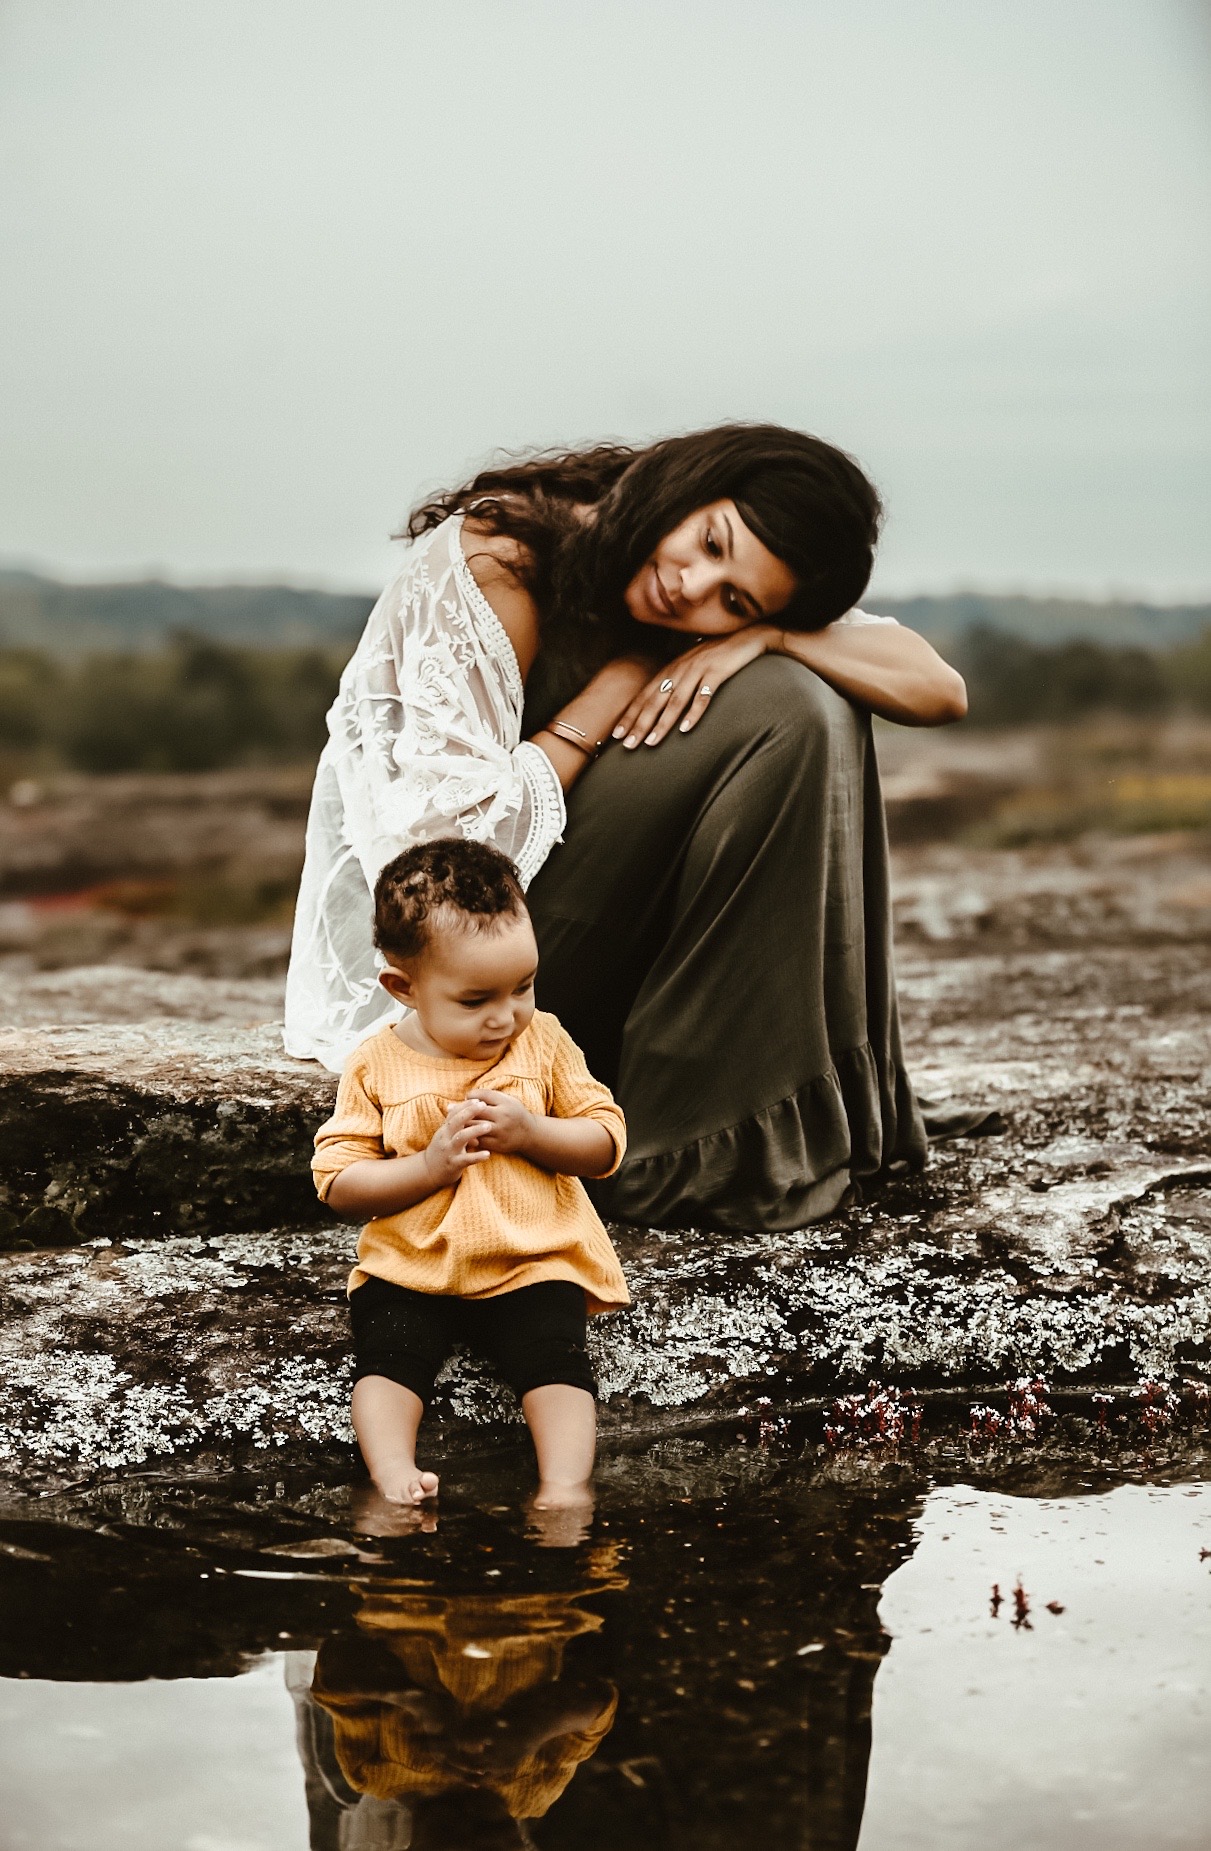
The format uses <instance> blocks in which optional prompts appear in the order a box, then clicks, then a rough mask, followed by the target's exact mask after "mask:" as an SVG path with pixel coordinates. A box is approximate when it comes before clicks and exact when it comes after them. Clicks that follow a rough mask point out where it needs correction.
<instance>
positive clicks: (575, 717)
mask: <svg viewBox="0 0 1211 1851" xmlns="http://www.w3.org/2000/svg"><path fill="white" fill-rule="evenodd" d="M463 533H464V539H463V550H464V552H465V554H466V559H467V564H468V566H469V567H470V568H471V574H472V576H473V578H474V579H475V582H476V584H477V585H478V586H479V588H480V590H481V591H482V592H483V594H484V596H485V598H486V599H487V600H488V603H489V604H490V605H491V606H492V609H493V610H494V611H495V612H496V615H497V616H498V617H499V618H500V621H501V623H502V624H503V626H504V630H505V634H506V636H507V637H508V639H509V641H510V642H511V643H512V645H513V652H514V654H515V655H516V657H517V666H518V668H519V669H520V671H521V678H522V680H523V681H524V680H525V678H526V676H527V675H528V674H529V672H530V670H531V668H532V667H533V665H534V658H535V656H536V655H537V654H538V642H539V628H538V607H537V605H536V604H535V602H534V600H533V598H532V597H531V596H530V593H529V592H528V591H527V590H526V587H525V585H524V583H523V582H522V580H521V579H520V578H519V577H518V576H517V572H516V567H517V564H518V560H519V553H518V547H517V544H516V542H515V541H513V540H510V539H509V538H508V537H507V536H502V535H499V534H477V533H476V532H475V530H474V528H473V527H472V526H471V524H470V523H469V522H468V523H465V524H464V528H463ZM651 672H652V665H651V663H650V662H641V661H639V660H634V661H632V660H631V659H630V658H620V659H619V660H618V661H615V662H607V664H606V666H605V667H604V668H603V669H601V670H600V671H599V673H598V674H596V675H594V677H593V679H592V681H590V682H589V684H588V686H587V687H585V688H582V689H581V691H580V693H579V694H577V695H576V696H575V697H574V699H572V700H570V701H569V702H568V703H567V705H566V706H565V707H562V708H561V709H560V711H559V713H558V715H557V716H556V718H557V719H560V720H563V721H566V722H567V723H568V724H569V725H571V726H573V727H575V728H577V729H578V730H579V731H580V732H582V733H583V734H584V736H585V744H586V746H588V747H593V746H595V745H596V744H597V741H598V740H604V739H608V738H609V736H610V730H611V728H612V727H613V725H614V722H615V720H617V718H618V716H619V714H620V713H621V712H622V710H623V708H624V707H625V706H626V705H627V702H628V701H629V700H630V699H631V697H632V696H633V695H634V694H636V693H637V692H638V690H639V689H640V688H641V687H642V686H643V684H644V683H645V681H647V679H648V677H649V676H650V674H651ZM533 742H534V744H535V745H536V746H539V747H540V748H541V749H542V751H544V752H545V753H546V755H547V757H548V758H549V759H550V761H551V763H552V765H554V767H555V772H556V776H557V777H558V779H559V782H560V783H561V784H562V785H563V788H564V789H565V790H570V789H571V788H572V785H573V784H575V782H576V780H577V778H578V777H579V776H580V774H581V772H582V771H583V770H584V768H585V766H586V765H587V764H588V763H589V755H588V753H587V752H582V751H581V749H580V747H579V746H576V745H573V744H572V743H571V741H570V740H567V739H561V738H560V736H559V734H558V733H553V732H551V731H550V730H549V729H548V728H545V727H544V728H543V729H542V730H541V731H540V732H537V733H535V734H534V737H533Z"/></svg>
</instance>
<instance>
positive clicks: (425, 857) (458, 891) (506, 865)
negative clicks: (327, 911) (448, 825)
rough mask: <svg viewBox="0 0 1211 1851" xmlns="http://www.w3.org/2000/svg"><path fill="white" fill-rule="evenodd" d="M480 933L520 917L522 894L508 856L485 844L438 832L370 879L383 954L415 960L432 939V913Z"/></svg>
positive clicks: (523, 906) (522, 913) (523, 902)
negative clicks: (436, 837) (452, 916)
mask: <svg viewBox="0 0 1211 1851" xmlns="http://www.w3.org/2000/svg"><path fill="white" fill-rule="evenodd" d="M442 910H448V911H449V912H452V913H458V914H461V915H462V917H461V918H460V919H459V921H458V923H459V924H460V925H466V926H469V927H471V929H472V930H473V931H478V932H483V931H486V930H489V929H490V928H491V926H492V925H493V924H494V923H495V922H496V921H497V920H498V919H502V918H513V919H517V918H524V916H525V912H526V899H525V894H524V893H523V892H522V886H521V881H520V880H519V879H518V876H517V869H516V868H515V867H514V865H513V863H512V862H511V861H510V860H509V857H508V856H507V855H502V854H501V852H500V850H499V849H498V848H491V847H489V845H488V844H487V843H486V842H465V841H463V839H462V837H461V836H442V837H441V838H440V839H439V840H438V841H436V842H421V843H419V844H418V845H417V847H416V848H406V849H405V850H404V852H403V854H402V855H397V856H396V857H395V860H394V861H389V862H388V863H387V865H386V867H385V868H384V869H383V871H382V873H381V874H380V875H379V877H378V879H377V881H376V882H375V883H374V942H375V944H376V945H377V946H378V948H379V950H380V951H381V952H382V953H383V955H384V956H385V957H388V958H398V959H399V960H400V961H401V962H407V961H408V960H409V959H412V958H418V957H419V956H420V954H421V952H422V951H424V949H425V947H426V946H427V945H428V944H429V942H430V940H431V939H432V937H433V930H434V925H435V923H436V921H435V920H434V917H433V915H434V913H437V912H440V911H442Z"/></svg>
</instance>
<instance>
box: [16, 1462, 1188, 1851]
mask: <svg viewBox="0 0 1211 1851" xmlns="http://www.w3.org/2000/svg"><path fill="white" fill-rule="evenodd" d="M745 1439H746V1442H747V1443H744V1444H741V1443H739V1442H738V1440H737V1439H733V1438H732V1437H730V1436H729V1437H727V1438H715V1439H692V1440H691V1439H678V1440H666V1441H662V1442H660V1443H659V1444H656V1445H653V1446H652V1447H650V1448H648V1449H647V1450H646V1451H642V1452H637V1453H632V1454H626V1455H615V1456H614V1457H612V1458H609V1459H607V1460H605V1461H604V1463H603V1468H602V1474H601V1496H600V1502H599V1505H598V1509H597V1513H596V1516H595V1518H594V1520H593V1524H592V1528H591V1530H590V1531H589V1532H588V1533H587V1534H586V1535H583V1536H582V1537H580V1539H579V1540H577V1539H576V1537H575V1536H573V1535H569V1534H568V1532H567V1531H566V1528H565V1529H564V1530H563V1531H561V1530H560V1529H559V1527H558V1526H557V1525H556V1526H554V1527H552V1526H551V1525H550V1524H548V1525H546V1526H545V1527H543V1528H537V1529H536V1528H535V1527H534V1523H533V1521H532V1520H529V1519H527V1516H526V1514H525V1512H524V1510H520V1509H519V1508H518V1507H517V1505H516V1501H515V1500H516V1486H517V1484H518V1482H519V1478H520V1475H521V1471H522V1469H523V1461H522V1457H521V1455H520V1453H518V1452H514V1451H510V1452H509V1453H508V1454H507V1456H502V1457H500V1458H498V1459H497V1460H496V1461H495V1462H494V1463H492V1462H481V1463H480V1464H478V1465H470V1464H469V1465H466V1466H465V1467H463V1468H460V1469H459V1470H457V1471H452V1472H450V1473H449V1474H448V1480H447V1482H448V1483H449V1485H450V1487H451V1490H450V1495H449V1496H448V1498H447V1499H446V1500H445V1501H444V1503H443V1506H442V1509H441V1512H440V1514H439V1516H438V1517H437V1519H436V1521H435V1522H434V1520H432V1519H429V1520H427V1521H426V1524H425V1525H424V1526H423V1527H417V1528H415V1529H412V1530H411V1531H409V1532H407V1533H400V1534H375V1533H372V1532H373V1531H374V1530H375V1529H376V1528H377V1529H379V1530H381V1529H382V1527H383V1526H382V1525H381V1524H377V1525H376V1524H374V1523H373V1522H369V1521H367V1517H366V1511H365V1508H364V1506H362V1505H360V1504H359V1502H358V1494H357V1493H356V1492H353V1493H351V1491H350V1489H349V1487H348V1486H346V1485H344V1484H341V1483H338V1482H322V1483H318V1484H317V1483H316V1482H314V1480H307V1479H305V1478H303V1477H301V1476H297V1475H296V1476H294V1477H289V1476H287V1477H286V1478H283V1479H281V1480H272V1479H267V1478H265V1477H264V1476H262V1477H260V1478H257V1477H253V1476H249V1477H247V1478H244V1479H233V1478H232V1477H230V1476H227V1477H224V1478H221V1479H220V1478H215V1479H213V1480H207V1479H206V1478H204V1477H201V1476H193V1477H185V1478H177V1479H176V1480H170V1479H167V1478H156V1477H154V1476H150V1477H147V1478H144V1479H128V1480H127V1481H125V1482H124V1483H122V1484H120V1485H109V1486H100V1487H97V1488H95V1489H94V1490H91V1491H86V1492H83V1493H76V1494H75V1495H74V1496H73V1497H72V1498H71V1499H69V1500H66V1501H65V1500H63V1499H58V1500H56V1499H54V1498H47V1499H43V1500H40V1501H38V1502H35V1503H28V1504H24V1505H21V1506H16V1505H10V1506H9V1507H7V1508H6V1509H5V1510H4V1511H3V1512H0V1795H2V1799H3V1826H2V1828H0V1844H2V1845H3V1847H4V1851H35V1848H36V1851H165V1848H166V1847H170V1846H171V1847H174V1848H175V1847H180V1848H181V1851H307V1848H308V1847H311V1848H312V1851H404V1848H405V1847H407V1848H408V1851H442V1848H448V1851H455V1847H457V1848H458V1851H480V1848H481V1847H482V1848H483V1851H502V1848H504V1847H509V1846H532V1847H533V1846H537V1847H544V1848H549V1851H559V1848H562V1847H568V1848H569V1851H570V1848H571V1847H573V1846H575V1847H577V1851H599V1848H600V1851H606V1848H607V1847H609V1848H610V1851H629V1848H630V1847H643V1851H649V1848H650V1851H690V1847H693V1851H715V1848H716V1847H718V1848H719V1851H723V1848H724V1847H727V1848H728V1851H735V1848H736V1847H745V1846H751V1845H759V1846H761V1847H762V1851H791V1848H792V1847H793V1848H794V1851H842V1848H844V1851H853V1848H854V1847H860V1851H916V1848H917V1847H921V1848H922V1851H924V1848H925V1847H929V1851H948V1848H949V1847H954V1851H960V1848H961V1851H970V1847H972V1846H974V1845H979V1846H981V1847H984V1848H986V1851H999V1848H1000V1847H1004V1848H1005V1851H1009V1848H1010V1847H1013V1851H1021V1848H1023V1847H1030V1848H1031V1851H1050V1848H1051V1847H1053V1846H1054V1847H1056V1848H1057V1851H1059V1847H1064V1848H1065V1851H1069V1848H1071V1847H1076V1848H1078V1851H1079V1848H1080V1847H1084V1846H1088V1847H1090V1848H1091V1851H1092V1848H1093V1847H1095V1846H1096V1847H1097V1851H1128V1848H1130V1851H1158V1848H1159V1847H1183V1848H1189V1851H1195V1847H1199V1848H1200V1851H1205V1847H1206V1846H1207V1844H1208V1842H1211V1752H1209V1747H1208V1744H1209V1742H1211V1734H1209V1732H1208V1720H1209V1710H1211V1474H1209V1473H1208V1471H1207V1461H1206V1455H1205V1450H1201V1449H1200V1448H1198V1447H1196V1446H1195V1445H1194V1443H1193V1442H1190V1443H1189V1444H1188V1445H1187V1446H1186V1447H1185V1450H1184V1451H1183V1450H1182V1448H1181V1447H1178V1446H1174V1447H1173V1448H1171V1449H1170V1451H1169V1452H1168V1453H1167V1455H1166V1457H1165V1459H1164V1461H1163V1463H1162V1464H1158V1463H1157V1462H1156V1461H1155V1460H1148V1459H1139V1458H1136V1457H1133V1456H1129V1455H1126V1454H1124V1456H1123V1457H1122V1458H1119V1459H1117V1460H1116V1462H1115V1463H1114V1464H1113V1466H1112V1465H1110V1464H1107V1463H1106V1462H1105V1460H1102V1461H1101V1462H1099V1461H1098V1460H1097V1459H1096V1458H1095V1457H1093V1456H1092V1455H1091V1454H1090V1452H1089V1450H1088V1448H1086V1449H1085V1450H1084V1451H1081V1450H1080V1449H1077V1450H1075V1451H1074V1450H1073V1449H1072V1448H1071V1447H1069V1448H1068V1449H1067V1450H1065V1448H1064V1447H1063V1446H1060V1445H1053V1446H1051V1447H1050V1448H1049V1449H1048V1448H1040V1449H1037V1450H1036V1451H1034V1452H1033V1453H1027V1452H1024V1451H1022V1450H1020V1449H1019V1450H1018V1451H1016V1452H1011V1450H1010V1449H1006V1450H1004V1451H1002V1452H997V1450H996V1449H995V1448H985V1449H982V1450H981V1449H979V1448H968V1447H966V1446H964V1445H963V1444H962V1443H960V1442H957V1441H956V1442H955V1443H954V1444H953V1445H952V1446H950V1447H949V1449H947V1448H945V1447H943V1448H941V1449H934V1451H933V1452H932V1453H931V1454H930V1455H929V1456H928V1457H925V1456H922V1455H914V1456H913V1457H910V1458H905V1459H895V1458H889V1459H887V1460H885V1461H884V1462H882V1463H879V1462H877V1461H876V1462H872V1461H871V1460H870V1459H868V1458H845V1457H842V1458H839V1459H829V1458H827V1457H822V1456H821V1455H820V1454H819V1452H818V1451H817V1449H816V1447H815V1446H814V1445H813V1446H808V1447H805V1448H800V1447H799V1446H798V1444H797V1443H792V1442H791V1441H790V1440H788V1439H786V1438H785V1436H784V1437H783V1439H780V1440H777V1441H775V1442H773V1443H767V1444H766V1445H764V1446H761V1445H758V1444H756V1443H754V1441H753V1436H752V1435H746V1436H745ZM359 1510H360V1512H361V1515H360V1516H359Z"/></svg>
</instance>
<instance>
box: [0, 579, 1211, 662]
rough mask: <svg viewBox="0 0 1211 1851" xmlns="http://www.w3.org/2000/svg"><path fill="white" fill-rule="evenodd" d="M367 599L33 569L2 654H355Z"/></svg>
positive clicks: (1016, 625)
mask: <svg viewBox="0 0 1211 1851" xmlns="http://www.w3.org/2000/svg"><path fill="white" fill-rule="evenodd" d="M373 602H374V597H373V594H372V593H370V592H366V593H364V594H360V595H359V594H358V593H356V592H332V591H308V590H302V589H299V588H297V587H295V586H291V585H214V586H201V585H169V584H164V583H162V582H160V581H159V580H155V579H149V580H144V581H141V582H139V583H135V584H127V585H119V584H102V585H65V584H61V583H60V582H59V581H58V580H56V579H50V578H42V577H39V576H38V575H37V574H36V573H32V572H16V571H0V647H7V648H13V647H22V648H34V649H45V650H49V651H51V652H52V653H53V654H55V655H61V656H69V657H70V656H78V655H83V654H88V653H93V652H101V651H116V650H138V651H143V650H149V649H155V648H157V647H158V646H159V645H160V644H161V643H163V642H164V641H165V640H166V638H168V637H169V636H171V635H172V634H174V633H179V632H182V631H188V632H190V633H191V634H192V635H195V636H201V637H209V638H212V639H213V640H215V641H216V642H224V643H251V644H260V645H262V646H263V647H266V648H269V647H274V648H293V647H301V646H307V645H318V646H320V647H323V648H336V647H347V646H350V645H352V643H353V642H354V640H355V639H356V637H357V634H358V632H359V630H360V629H361V626H362V624H363V623H364V622H365V619H366V613H367V612H368V611H369V609H370V607H371V605H372V603H373ZM864 602H865V603H866V604H867V606H868V607H869V608H870V609H871V610H875V611H882V612H885V613H886V614H887V615H889V616H893V617H899V618H900V619H901V621H902V622H904V623H907V624H911V625H912V627H913V629H914V630H920V631H921V632H922V634H923V635H925V636H928V637H930V638H931V639H933V641H935V642H938V643H944V642H946V641H948V640H949V641H957V640H958V639H959V638H961V637H962V636H964V635H965V634H966V633H967V632H968V631H970V630H973V629H977V628H979V627H981V626H991V627H993V628H995V629H998V630H1002V631H1006V632H1008V633H1009V634H1010V635H1013V636H1017V637H1020V638H1022V639H1023V641H1028V642H1031V643H1034V644H1036V645H1044V646H1045V645H1047V644H1055V643H1064V642H1071V641H1073V640H1074V639H1077V638H1086V639H1088V640H1090V641H1092V642H1098V643H1102V644H1104V645H1107V646H1111V647H1113V646H1121V645H1124V644H1133V645H1135V646H1137V647H1143V648H1149V649H1164V648H1168V647H1170V646H1171V645H1173V644H1174V643H1182V642H1187V641H1189V640H1191V639H1192V638H1194V637H1198V636H1201V635H1202V633H1203V632H1204V631H1205V630H1207V629H1211V604H1181V605H1154V604H1137V603H1128V602H1111V603H1095V602H1092V601H1090V602H1085V601H1083V600H1080V599H1076V598H1026V597H995V596H991V595H985V594H983V593H981V592H957V593H955V594H954V595H952V596H949V597H919V598H884V597H881V596H880V595H879V594H878V593H871V594H870V595H869V596H868V597H867V599H866V600H864Z"/></svg>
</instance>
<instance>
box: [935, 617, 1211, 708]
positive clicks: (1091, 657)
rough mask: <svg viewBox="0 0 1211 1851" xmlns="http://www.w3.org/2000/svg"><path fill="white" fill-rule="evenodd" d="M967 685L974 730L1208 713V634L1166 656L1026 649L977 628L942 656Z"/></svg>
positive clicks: (1070, 647) (1066, 647)
mask: <svg viewBox="0 0 1211 1851" xmlns="http://www.w3.org/2000/svg"><path fill="white" fill-rule="evenodd" d="M948 653H949V654H950V656H951V658H952V660H953V661H954V663H955V666H956V667H957V668H959V669H960V670H961V672H962V673H963V675H964V676H965V677H966V680H967V693H968V699H969V702H970V719H971V721H972V723H974V724H975V725H977V726H1026V725H1038V724H1042V723H1045V722H1062V721H1065V720H1074V719H1079V718H1081V717H1082V716H1084V715H1087V714H1094V713H1124V714H1135V715H1139V716H1146V715H1149V714H1162V713H1169V712H1172V711H1174V710H1175V709H1177V708H1179V707H1186V708H1193V709H1195V710H1197V711H1201V712H1203V713H1211V629H1209V630H1205V631H1204V632H1203V634H1202V636H1201V637H1197V638H1195V639H1194V640H1193V641H1191V642H1185V643H1178V644H1176V645H1174V646H1173V647H1171V648H1168V649H1142V648H1140V647H1139V646H1138V645H1135V644H1125V645H1121V646H1119V647H1113V646H1107V645H1105V644H1102V643H1093V642H1086V641H1084V640H1074V641H1069V642H1063V643H1055V644H1051V645H1042V644H1038V643H1033V642H1028V641H1027V640H1026V639H1025V638H1024V637H1021V636H1014V635H1012V634H1011V633H1010V632H1009V631H1007V630H998V629H995V628H993V627H992V626H991V625H977V626H976V627H975V628H974V629H972V630H969V631H967V633H966V634H965V635H964V636H963V637H962V638H961V640H960V641H959V642H958V643H957V644H956V646H955V647H954V649H953V650H951V651H949V652H948Z"/></svg>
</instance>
